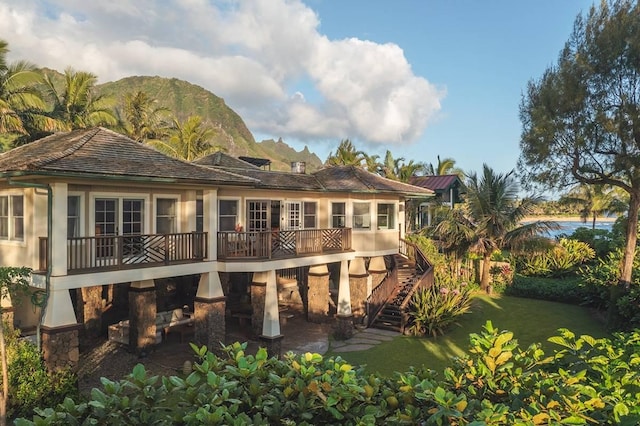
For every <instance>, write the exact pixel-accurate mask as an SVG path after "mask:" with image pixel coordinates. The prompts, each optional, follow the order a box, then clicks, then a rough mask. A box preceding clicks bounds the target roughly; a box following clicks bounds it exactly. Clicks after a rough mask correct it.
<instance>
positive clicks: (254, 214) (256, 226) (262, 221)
mask: <svg viewBox="0 0 640 426" xmlns="http://www.w3.org/2000/svg"><path fill="white" fill-rule="evenodd" d="M270 209H271V202H270V201H264V200H263V201H260V200H252V201H247V231H252V232H254V231H255V232H261V231H268V230H270V229H271V228H270V227H269V210H270Z"/></svg>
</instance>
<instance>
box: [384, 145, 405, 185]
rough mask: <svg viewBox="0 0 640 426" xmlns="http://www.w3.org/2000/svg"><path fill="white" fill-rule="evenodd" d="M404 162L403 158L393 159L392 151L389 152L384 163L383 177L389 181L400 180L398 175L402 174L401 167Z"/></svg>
mask: <svg viewBox="0 0 640 426" xmlns="http://www.w3.org/2000/svg"><path fill="white" fill-rule="evenodd" d="M403 161H404V158H403V157H400V158H393V154H391V151H389V150H387V152H386V153H385V155H384V161H383V162H382V176H384V177H386V178H387V179H393V180H398V173H399V172H400V166H401V165H402V162H403Z"/></svg>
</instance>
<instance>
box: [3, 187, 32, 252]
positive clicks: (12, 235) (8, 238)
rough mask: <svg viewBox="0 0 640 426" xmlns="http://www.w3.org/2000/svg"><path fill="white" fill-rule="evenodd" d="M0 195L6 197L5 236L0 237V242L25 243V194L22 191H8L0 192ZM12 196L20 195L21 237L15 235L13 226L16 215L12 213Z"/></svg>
mask: <svg viewBox="0 0 640 426" xmlns="http://www.w3.org/2000/svg"><path fill="white" fill-rule="evenodd" d="M0 197H3V198H4V197H6V198H7V216H6V218H7V236H6V238H5V237H0V242H3V243H11V244H25V242H26V238H27V235H26V234H27V230H26V227H25V225H26V221H25V218H26V205H25V201H26V196H25V194H24V192H22V191H8V192H4V193H2V194H0ZM13 197H22V216H21V217H22V237H21V238H16V237H15V229H14V228H15V227H14V219H15V218H16V216H15V215H14V214H13V201H12V200H13Z"/></svg>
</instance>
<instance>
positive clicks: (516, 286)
mask: <svg viewBox="0 0 640 426" xmlns="http://www.w3.org/2000/svg"><path fill="white" fill-rule="evenodd" d="M504 294H506V295H509V296H517V297H528V298H530V299H542V300H550V301H554V302H563V303H571V304H576V305H579V304H581V303H583V302H584V299H585V292H584V289H583V288H582V287H581V279H580V278H578V277H565V278H543V277H526V276H524V275H519V274H516V275H515V276H514V277H513V282H512V283H511V285H509V286H507V287H506V288H505V291H504Z"/></svg>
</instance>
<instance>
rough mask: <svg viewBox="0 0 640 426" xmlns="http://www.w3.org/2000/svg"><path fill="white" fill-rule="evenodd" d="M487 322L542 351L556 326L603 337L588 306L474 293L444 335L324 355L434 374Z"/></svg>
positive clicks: (386, 370) (381, 369) (374, 368)
mask: <svg viewBox="0 0 640 426" xmlns="http://www.w3.org/2000/svg"><path fill="white" fill-rule="evenodd" d="M487 320H491V322H492V323H493V325H494V327H496V328H499V329H507V330H510V331H512V332H513V333H514V334H515V338H516V339H518V342H519V343H520V345H521V347H524V348H526V347H527V346H529V345H530V344H531V343H534V342H539V343H542V344H543V345H544V349H545V351H547V352H548V353H551V351H553V349H554V346H555V345H554V344H552V343H549V342H547V341H546V340H547V338H548V337H551V336H554V335H556V334H557V332H556V330H557V329H558V328H568V329H569V330H571V331H573V332H574V333H575V334H576V335H581V334H589V335H591V336H594V337H604V336H606V335H607V333H606V331H605V329H604V326H603V324H601V323H600V322H599V321H598V320H597V319H595V318H594V317H593V316H592V315H591V313H590V311H589V310H588V309H585V308H582V307H579V306H574V305H566V304H563V303H557V302H547V301H543V300H535V299H523V298H519V297H510V296H494V297H490V296H486V295H478V296H476V297H474V303H473V307H472V313H470V314H466V315H464V316H463V317H462V319H461V320H460V321H459V323H460V327H458V326H454V327H453V328H451V329H450V330H449V332H448V333H447V334H445V335H444V336H439V337H437V338H415V337H407V336H398V337H396V338H395V339H393V340H392V341H389V342H385V343H382V344H380V345H378V346H376V347H375V348H372V349H369V350H367V351H360V352H347V353H339V354H333V353H331V352H329V354H327V355H332V356H338V355H339V356H340V357H342V358H343V359H345V360H347V361H348V362H349V363H351V364H357V365H365V366H366V370H367V371H368V372H371V373H376V372H377V373H378V374H381V375H385V376H389V375H391V374H392V372H393V371H406V370H407V369H408V368H409V367H410V366H415V367H419V366H421V365H424V366H425V367H427V368H431V369H433V370H435V371H437V372H439V373H440V372H442V371H443V370H444V368H445V367H446V366H447V365H448V364H449V359H450V358H451V357H454V356H460V355H463V354H464V353H465V352H466V350H467V348H468V346H469V334H470V333H478V332H480V331H481V329H482V326H483V325H484V324H485V322H486V321H487Z"/></svg>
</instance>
